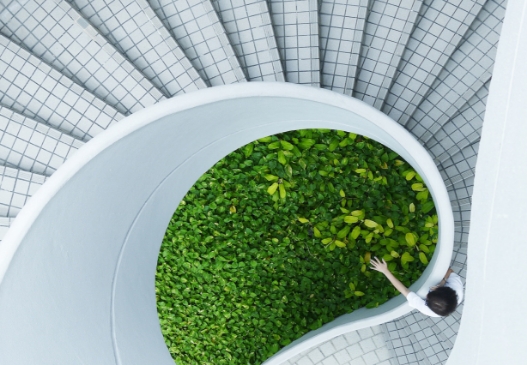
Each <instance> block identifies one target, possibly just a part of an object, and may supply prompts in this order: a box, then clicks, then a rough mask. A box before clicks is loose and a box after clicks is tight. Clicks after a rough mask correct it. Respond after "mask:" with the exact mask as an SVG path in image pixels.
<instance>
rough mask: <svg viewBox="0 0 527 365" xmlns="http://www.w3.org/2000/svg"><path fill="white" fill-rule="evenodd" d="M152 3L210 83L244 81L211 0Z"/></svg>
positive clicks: (189, 57)
mask: <svg viewBox="0 0 527 365" xmlns="http://www.w3.org/2000/svg"><path fill="white" fill-rule="evenodd" d="M150 4H151V6H152V8H153V9H154V11H155V12H156V14H157V16H158V17H159V19H161V21H162V22H163V23H164V24H165V26H166V27H167V29H170V30H171V32H172V34H173V35H174V38H175V39H176V41H177V43H178V44H179V46H181V48H182V49H183V52H185V54H186V56H187V57H188V59H189V60H190V62H191V63H192V65H193V66H194V67H195V68H196V70H197V71H198V73H199V74H200V75H201V77H202V78H203V79H204V80H205V81H206V82H207V83H208V84H209V85H212V86H215V85H223V84H230V83H233V82H239V81H245V75H244V73H243V70H242V69H241V66H240V63H239V62H238V59H237V58H236V55H235V54H234V50H233V48H232V46H231V44H230V43H229V40H228V38H227V34H226V32H225V29H224V28H223V26H222V25H221V23H220V20H219V18H218V15H217V14H216V12H215V11H214V9H213V7H212V3H211V2H210V0H176V1H172V0H150Z"/></svg>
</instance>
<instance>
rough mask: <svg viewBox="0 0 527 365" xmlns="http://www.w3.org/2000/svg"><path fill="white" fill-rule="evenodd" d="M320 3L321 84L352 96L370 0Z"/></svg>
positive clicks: (339, 0) (340, 0) (324, 0)
mask: <svg viewBox="0 0 527 365" xmlns="http://www.w3.org/2000/svg"><path fill="white" fill-rule="evenodd" d="M319 4H320V6H319V22H320V69H321V74H322V78H321V85H322V87H324V88H327V89H330V90H333V91H336V92H340V93H343V94H346V95H350V96H351V94H352V93H353V87H354V85H355V75H356V73H357V65H358V62H359V54H360V49H361V42H362V36H363V32H364V26H365V24H366V15H367V12H368V0H360V1H358V2H357V1H350V0H336V1H329V0H322V1H320V2H319Z"/></svg>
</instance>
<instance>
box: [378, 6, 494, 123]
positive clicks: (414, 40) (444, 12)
mask: <svg viewBox="0 0 527 365" xmlns="http://www.w3.org/2000/svg"><path fill="white" fill-rule="evenodd" d="M484 3H485V0H461V1H459V2H456V3H450V2H443V1H434V0H425V1H424V2H423V5H422V7H421V11H420V14H419V17H418V20H417V22H416V27H415V29H414V31H413V32H412V34H411V36H410V39H409V41H408V44H407V46H406V49H405V51H404V53H403V57H402V59H401V63H400V64H399V67H398V68H397V70H398V71H397V73H396V76H395V78H394V81H393V86H392V88H391V89H390V91H389V93H388V96H387V98H386V102H385V105H384V106H383V112H384V113H385V114H387V115H389V116H390V117H391V118H393V119H394V120H397V121H398V122H399V123H401V124H403V125H404V124H405V123H406V122H407V121H408V119H409V118H410V116H411V115H412V114H413V112H414V111H415V109H416V108H417V106H418V105H419V104H420V103H421V101H422V100H423V98H424V96H425V95H426V94H427V93H428V91H429V90H430V87H432V83H433V82H434V80H435V79H436V78H437V76H438V75H439V73H440V72H441V70H442V69H443V67H444V66H445V64H446V62H447V60H448V59H449V58H450V56H451V55H452V52H454V50H455V48H456V47H457V45H458V43H459V42H460V41H461V39H462V37H463V35H464V34H465V32H466V31H467V29H468V27H469V25H470V24H471V23H472V21H473V20H474V19H475V17H476V16H477V14H478V12H479V11H480V10H481V8H482V6H483V4H484Z"/></svg>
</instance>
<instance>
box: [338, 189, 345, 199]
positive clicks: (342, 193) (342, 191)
mask: <svg viewBox="0 0 527 365" xmlns="http://www.w3.org/2000/svg"><path fill="white" fill-rule="evenodd" d="M339 194H340V196H341V197H342V198H345V197H346V193H345V192H344V190H342V189H340V192H339Z"/></svg>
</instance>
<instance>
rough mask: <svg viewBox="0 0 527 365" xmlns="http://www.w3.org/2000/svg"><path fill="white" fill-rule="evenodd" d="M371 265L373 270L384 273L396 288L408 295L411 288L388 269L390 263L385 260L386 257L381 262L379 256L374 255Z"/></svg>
mask: <svg viewBox="0 0 527 365" xmlns="http://www.w3.org/2000/svg"><path fill="white" fill-rule="evenodd" d="M370 265H372V266H371V269H372V270H376V271H378V272H381V273H383V274H384V276H386V277H387V278H388V280H390V283H392V284H393V286H395V289H397V290H399V292H400V293H401V294H402V295H404V296H405V297H406V296H407V295H408V294H409V293H410V290H408V288H407V287H406V286H404V284H403V283H401V282H400V281H399V280H398V279H397V278H396V277H395V276H393V274H392V273H391V272H390V270H389V269H388V264H387V263H386V261H384V259H382V262H381V261H379V259H378V258H377V257H374V258H373V259H372V260H371V261H370Z"/></svg>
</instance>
